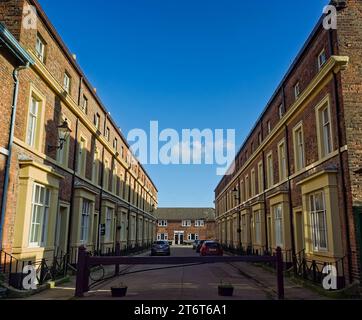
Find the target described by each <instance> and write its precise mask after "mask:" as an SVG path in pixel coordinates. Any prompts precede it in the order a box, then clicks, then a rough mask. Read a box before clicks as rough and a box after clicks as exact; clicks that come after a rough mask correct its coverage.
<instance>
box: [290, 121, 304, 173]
mask: <svg viewBox="0 0 362 320" xmlns="http://www.w3.org/2000/svg"><path fill="white" fill-rule="evenodd" d="M293 132H294V159H295V161H294V163H295V171H296V172H297V171H300V170H302V169H303V168H304V167H305V149H304V132H303V125H302V123H300V124H299V125H297V126H296V127H295V128H294V129H293Z"/></svg>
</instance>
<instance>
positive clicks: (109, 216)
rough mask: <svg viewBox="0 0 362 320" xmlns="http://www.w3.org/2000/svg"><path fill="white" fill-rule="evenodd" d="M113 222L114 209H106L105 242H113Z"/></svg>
mask: <svg viewBox="0 0 362 320" xmlns="http://www.w3.org/2000/svg"><path fill="white" fill-rule="evenodd" d="M112 221H113V209H112V208H109V207H107V208H106V216H105V227H106V230H105V231H106V232H105V240H106V241H111V240H112Z"/></svg>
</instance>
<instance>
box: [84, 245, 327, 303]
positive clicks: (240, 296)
mask: <svg viewBox="0 0 362 320" xmlns="http://www.w3.org/2000/svg"><path fill="white" fill-rule="evenodd" d="M172 255H173V256H192V255H196V253H195V251H193V250H192V249H189V248H173V249H172ZM155 268H167V266H134V267H131V268H130V269H128V270H127V272H136V271H141V270H147V269H155ZM240 271H241V272H240ZM260 277H261V278H260ZM260 279H261V280H260ZM221 282H224V283H231V284H232V285H233V286H234V287H235V292H234V296H233V297H232V298H223V297H220V296H218V292H217V287H218V285H219V284H220V283H221ZM120 283H124V284H126V285H127V286H128V293H127V297H125V298H122V300H201V299H207V300H224V299H233V300H249V299H253V300H264V299H276V288H275V286H276V279H275V275H273V274H271V273H269V272H267V271H264V270H262V269H260V268H258V267H255V266H251V265H249V264H245V263H237V264H233V265H230V264H225V263H221V264H210V265H198V266H191V267H178V268H168V269H159V270H154V271H148V272H140V273H133V274H132V273H130V274H125V275H123V276H120V277H119V278H117V279H112V280H110V281H108V282H106V283H103V284H102V285H100V286H98V287H96V288H93V289H92V290H93V291H91V292H89V293H87V294H86V297H85V298H84V299H112V298H111V296H110V295H111V293H110V288H111V287H112V286H117V285H118V284H120ZM288 295H289V298H290V299H321V297H320V296H319V295H317V294H315V293H313V292H310V291H309V290H306V289H304V288H301V287H298V286H295V285H294V284H291V283H289V281H286V298H288Z"/></svg>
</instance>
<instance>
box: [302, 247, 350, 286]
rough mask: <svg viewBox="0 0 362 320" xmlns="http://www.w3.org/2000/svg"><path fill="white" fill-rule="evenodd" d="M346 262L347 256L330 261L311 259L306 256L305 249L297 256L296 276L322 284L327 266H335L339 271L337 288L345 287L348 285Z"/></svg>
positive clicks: (337, 271)
mask: <svg viewBox="0 0 362 320" xmlns="http://www.w3.org/2000/svg"><path fill="white" fill-rule="evenodd" d="M344 262H345V257H342V258H340V259H335V260H334V261H329V262H326V261H318V260H314V259H310V258H307V257H306V255H305V251H304V250H303V251H301V252H299V253H298V254H297V256H296V264H297V266H296V271H297V274H296V276H297V277H300V278H302V279H304V280H308V281H311V282H313V283H316V284H319V285H322V283H323V279H324V277H325V276H326V273H325V272H324V271H326V270H325V268H326V267H327V266H333V267H334V268H335V270H336V273H337V274H336V275H337V289H343V288H345V286H346V277H345V269H344Z"/></svg>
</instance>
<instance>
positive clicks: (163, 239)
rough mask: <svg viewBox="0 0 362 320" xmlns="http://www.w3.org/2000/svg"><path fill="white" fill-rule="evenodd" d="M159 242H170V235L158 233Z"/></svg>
mask: <svg viewBox="0 0 362 320" xmlns="http://www.w3.org/2000/svg"><path fill="white" fill-rule="evenodd" d="M157 241H168V233H157Z"/></svg>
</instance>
